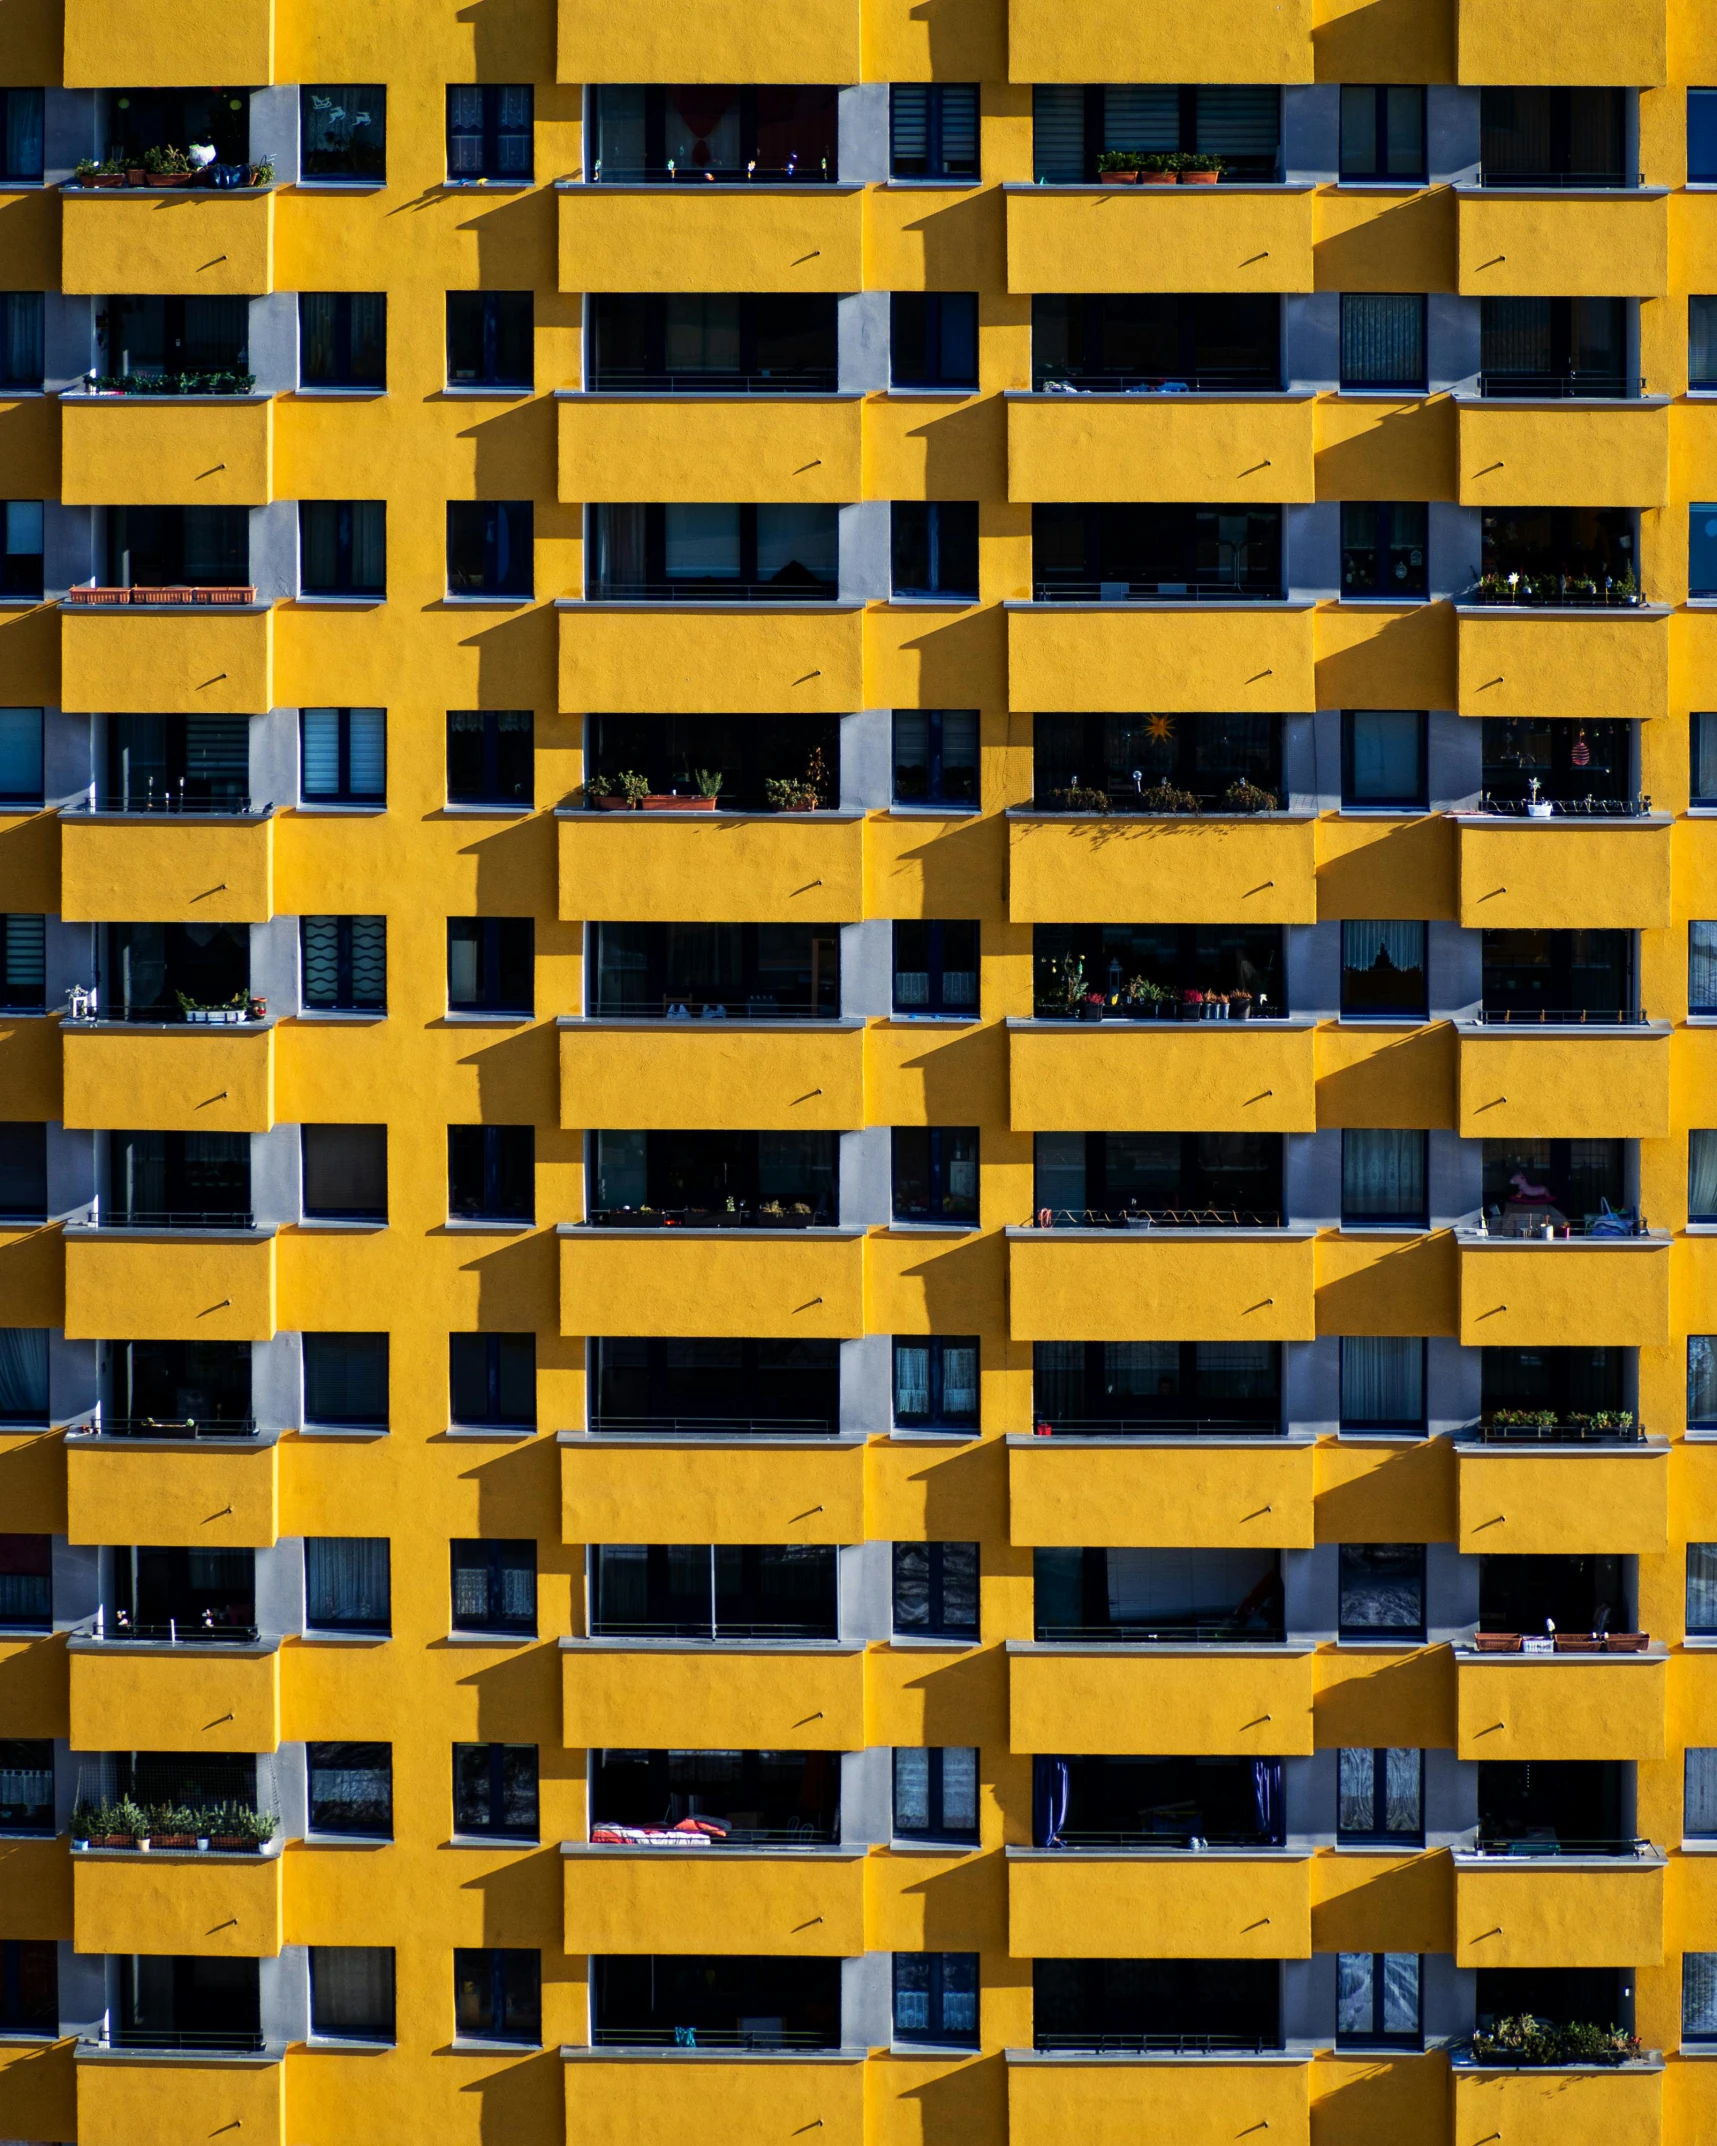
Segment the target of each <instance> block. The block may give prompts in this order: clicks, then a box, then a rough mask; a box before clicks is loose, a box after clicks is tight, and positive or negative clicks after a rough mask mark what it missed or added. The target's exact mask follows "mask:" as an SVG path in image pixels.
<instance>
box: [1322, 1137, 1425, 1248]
mask: <svg viewBox="0 0 1717 2146" xmlns="http://www.w3.org/2000/svg"><path fill="white" fill-rule="evenodd" d="M1383 1133H1390V1134H1393V1136H1394V1137H1395V1139H1397V1140H1398V1141H1404V1142H1405V1141H1412V1140H1417V1141H1418V1143H1419V1189H1420V1192H1421V1193H1422V1195H1423V1197H1422V1198H1421V1200H1420V1203H1419V1205H1418V1206H1417V1207H1416V1208H1415V1209H1414V1211H1413V1212H1412V1213H1411V1214H1410V1215H1409V1214H1381V1213H1377V1214H1366V1213H1364V1212H1363V1211H1362V1210H1361V1209H1359V1208H1358V1207H1355V1208H1354V1209H1352V1210H1351V1211H1350V1210H1349V1208H1348V1204H1347V1201H1348V1167H1347V1165H1348V1155H1349V1152H1350V1149H1349V1142H1350V1141H1354V1140H1355V1139H1356V1137H1357V1139H1359V1140H1364V1139H1367V1138H1373V1137H1376V1136H1377V1135H1379V1134H1383ZM1351 1152H1353V1153H1354V1154H1355V1155H1356V1156H1357V1154H1358V1153H1359V1149H1358V1147H1357V1146H1355V1147H1354V1148H1353V1149H1352V1151H1351ZM1341 1226H1342V1228H1343V1229H1344V1230H1372V1231H1380V1232H1382V1233H1384V1234H1386V1235H1387V1234H1391V1233H1393V1234H1399V1233H1401V1232H1403V1231H1410V1230H1411V1231H1417V1230H1428V1229H1429V1228H1430V1226H1431V1136H1430V1134H1429V1133H1428V1132H1426V1131H1424V1130H1422V1129H1421V1128H1418V1127H1414V1126H1380V1127H1357V1126H1355V1127H1344V1128H1343V1130H1342V1136H1341Z"/></svg>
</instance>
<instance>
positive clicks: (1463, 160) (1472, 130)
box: [1425, 84, 1481, 186]
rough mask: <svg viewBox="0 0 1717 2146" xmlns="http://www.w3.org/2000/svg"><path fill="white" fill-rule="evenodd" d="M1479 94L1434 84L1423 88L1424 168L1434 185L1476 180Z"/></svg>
mask: <svg viewBox="0 0 1717 2146" xmlns="http://www.w3.org/2000/svg"><path fill="white" fill-rule="evenodd" d="M1480 96H1481V93H1480V92H1479V91H1478V90H1476V89H1453V88H1447V87H1440V86H1438V85H1437V84H1433V85H1432V86H1431V87H1430V88H1429V89H1427V90H1426V92H1425V156H1426V165H1425V168H1426V170H1427V171H1428V172H1429V173H1430V175H1431V184H1432V185H1433V186H1476V185H1477V184H1478V177H1479V105H1480Z"/></svg>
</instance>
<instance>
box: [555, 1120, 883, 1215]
mask: <svg viewBox="0 0 1717 2146" xmlns="http://www.w3.org/2000/svg"><path fill="white" fill-rule="evenodd" d="M595 1146H596V1197H595V1200H594V1202H590V1203H587V1209H586V1212H587V1215H588V1218H589V1219H590V1220H591V1221H593V1222H597V1223H604V1222H609V1223H618V1224H619V1225H620V1226H621V1227H623V1228H635V1227H636V1226H637V1225H638V1222H639V1219H640V1214H641V1213H642V1214H643V1219H644V1221H645V1222H646V1223H650V1222H652V1221H655V1220H665V1221H667V1222H668V1223H669V1225H670V1226H673V1227H678V1226H679V1225H680V1224H681V1223H685V1224H688V1225H689V1226H690V1227H692V1228H694V1229H721V1228H724V1227H725V1228H743V1227H746V1226H749V1224H750V1223H751V1222H752V1221H754V1220H759V1219H760V1220H761V1224H762V1226H763V1227H765V1228H770V1227H773V1228H775V1229H822V1228H833V1227H836V1226H838V1223H839V1219H840V1209H839V1199H840V1184H839V1171H838V1169H837V1160H838V1154H837V1149H838V1136H837V1135H835V1134H833V1133H817V1132H808V1133H788V1132H780V1133H742V1132H725V1133H717V1132H682V1131H657V1132H624V1133H611V1132H601V1131H599V1132H598V1133H597V1134H596V1138H595ZM646 1210H647V1212H644V1211H646Z"/></svg>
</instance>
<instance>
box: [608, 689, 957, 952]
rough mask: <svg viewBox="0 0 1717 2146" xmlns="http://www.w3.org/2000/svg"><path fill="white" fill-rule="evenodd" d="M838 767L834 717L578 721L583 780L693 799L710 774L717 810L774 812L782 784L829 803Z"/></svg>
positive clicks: (833, 801)
mask: <svg viewBox="0 0 1717 2146" xmlns="http://www.w3.org/2000/svg"><path fill="white" fill-rule="evenodd" d="M840 765H841V740H840V720H839V718H838V717H836V716H792V715H741V716H730V715H592V716H589V717H587V718H586V723H585V760H584V769H585V774H586V776H587V777H591V776H594V777H597V778H599V779H607V780H608V781H610V782H611V781H612V780H613V778H614V777H615V776H616V775H620V774H623V773H626V772H628V771H630V772H631V773H633V774H638V775H642V776H643V778H644V780H645V782H646V783H647V784H648V785H649V789H650V794H652V795H654V796H657V797H665V796H672V795H678V796H680V797H689V796H692V795H695V794H699V782H700V777H702V778H707V777H709V776H711V775H713V776H714V777H715V778H716V782H717V785H718V787H717V791H716V797H717V802H718V805H719V807H720V809H721V810H722V811H724V812H765V811H774V810H777V809H779V808H778V807H777V805H776V802H775V801H776V799H777V798H778V797H779V796H780V795H781V794H782V793H781V791H780V790H778V789H776V788H775V787H774V786H775V785H776V784H777V783H781V782H785V783H787V784H789V785H790V786H791V787H793V788H795V789H797V790H799V791H800V792H801V794H805V793H809V792H814V793H815V795H816V798H817V802H818V804H819V805H823V806H833V805H834V804H836V803H837V802H838V800H839V797H840V781H839V775H840ZM973 765H974V767H975V766H976V744H975V732H974V758H973ZM587 801H588V792H587ZM616 809H619V807H618V805H617V806H616ZM823 928H824V929H825V930H831V929H833V927H832V926H824V927H823Z"/></svg>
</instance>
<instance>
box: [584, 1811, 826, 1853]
mask: <svg viewBox="0 0 1717 2146" xmlns="http://www.w3.org/2000/svg"><path fill="white" fill-rule="evenodd" d="M708 1826H721V1827H722V1828H724V1830H723V1831H721V1832H719V1833H717V1832H706V1831H705V1830H704V1829H705V1827H708ZM590 1845H591V1846H592V1847H593V1848H633V1847H640V1848H661V1849H664V1850H672V1849H675V1848H690V1849H701V1848H717V1849H720V1848H838V1847H839V1846H840V1845H841V1836H840V1829H839V1827H836V1828H834V1829H833V1830H832V1831H831V1830H830V1829H829V1828H828V1827H826V1826H816V1825H813V1824H812V1823H811V1821H810V1820H809V1819H806V1820H805V1821H804V1822H803V1823H802V1824H800V1825H796V1826H736V1825H730V1824H728V1821H727V1820H726V1819H725V1818H722V1819H710V1818H705V1817H704V1816H703V1815H702V1813H701V1812H700V1813H699V1815H698V1818H697V1820H696V1822H695V1823H694V1822H693V1821H691V1820H687V1821H686V1822H685V1824H684V1825H683V1826H680V1825H666V1824H660V1825H633V1824H630V1823H629V1822H628V1821H626V1820H625V1819H620V1818H593V1819H592V1820H591V1822H590Z"/></svg>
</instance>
